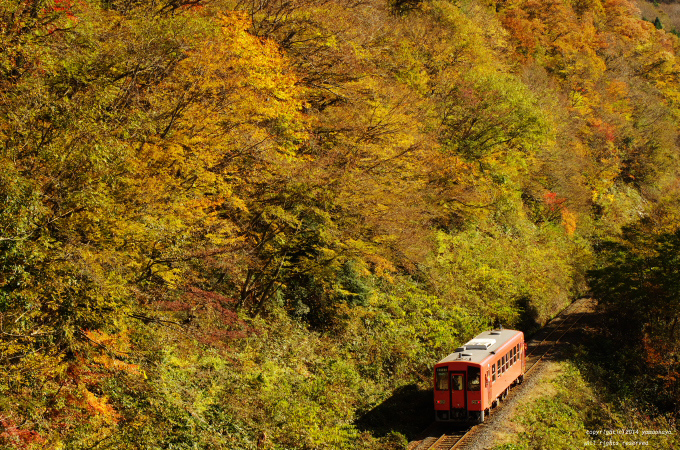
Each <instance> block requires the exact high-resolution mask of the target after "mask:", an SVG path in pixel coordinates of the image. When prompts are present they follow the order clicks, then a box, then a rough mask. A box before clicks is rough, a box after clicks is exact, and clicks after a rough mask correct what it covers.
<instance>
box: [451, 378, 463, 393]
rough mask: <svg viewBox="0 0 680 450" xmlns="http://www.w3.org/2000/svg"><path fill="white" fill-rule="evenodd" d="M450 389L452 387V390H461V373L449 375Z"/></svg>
mask: <svg viewBox="0 0 680 450" xmlns="http://www.w3.org/2000/svg"><path fill="white" fill-rule="evenodd" d="M451 389H453V390H454V391H462V390H463V375H452V376H451Z"/></svg>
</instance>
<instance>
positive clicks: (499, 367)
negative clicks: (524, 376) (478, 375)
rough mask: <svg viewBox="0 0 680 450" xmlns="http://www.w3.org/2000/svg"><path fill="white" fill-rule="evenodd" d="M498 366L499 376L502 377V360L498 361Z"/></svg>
mask: <svg viewBox="0 0 680 450" xmlns="http://www.w3.org/2000/svg"><path fill="white" fill-rule="evenodd" d="M496 366H497V368H498V370H497V372H498V376H499V377H500V376H501V360H500V359H499V360H498V361H496Z"/></svg>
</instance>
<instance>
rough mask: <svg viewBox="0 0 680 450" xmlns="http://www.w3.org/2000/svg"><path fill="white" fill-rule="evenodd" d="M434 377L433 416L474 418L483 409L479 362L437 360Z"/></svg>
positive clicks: (455, 419)
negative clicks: (439, 361)
mask: <svg viewBox="0 0 680 450" xmlns="http://www.w3.org/2000/svg"><path fill="white" fill-rule="evenodd" d="M434 376H435V380H434V386H435V388H434V404H435V407H434V409H435V419H436V420H437V421H440V422H460V421H470V420H478V418H479V415H480V413H481V411H483V410H484V404H483V399H482V390H481V367H480V365H479V364H475V363H472V362H470V361H451V362H441V363H439V364H437V365H436V366H435V373H434Z"/></svg>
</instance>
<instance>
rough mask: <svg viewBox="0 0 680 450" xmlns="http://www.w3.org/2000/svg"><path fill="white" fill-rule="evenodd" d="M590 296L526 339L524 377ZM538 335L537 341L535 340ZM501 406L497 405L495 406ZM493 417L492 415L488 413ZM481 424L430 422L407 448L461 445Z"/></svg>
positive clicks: (586, 306)
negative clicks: (535, 334)
mask: <svg viewBox="0 0 680 450" xmlns="http://www.w3.org/2000/svg"><path fill="white" fill-rule="evenodd" d="M592 302H593V300H592V299H581V300H577V301H576V302H574V303H572V304H571V305H569V306H568V307H567V308H565V309H564V310H563V311H562V312H561V313H560V314H559V315H558V316H557V317H555V318H554V319H553V320H551V321H550V322H549V323H548V325H547V326H546V327H544V328H543V330H542V331H540V332H539V333H538V335H537V336H535V337H534V338H533V339H532V340H531V342H528V343H527V347H528V348H527V355H526V368H525V371H524V376H525V378H526V377H527V376H529V375H530V373H531V371H532V370H533V369H534V367H537V365H538V363H539V362H541V360H543V359H545V358H546V357H548V356H549V355H550V354H551V353H552V351H553V350H554V349H555V348H556V345H557V344H558V343H559V342H560V340H561V339H562V338H563V337H564V336H565V335H566V334H567V333H568V332H569V331H570V330H571V329H572V328H573V327H574V325H576V324H577V323H578V321H579V320H580V319H581V318H582V317H583V316H584V315H585V314H586V313H587V312H588V310H589V307H590V306H591V304H592ZM539 339H540V341H539ZM515 395H516V391H515V390H511V392H510V394H509V395H508V397H507V398H506V399H505V402H504V403H507V402H508V401H509V400H511V399H512V398H514V397H515ZM500 407H501V406H500V405H499V406H498V408H500ZM492 417H493V416H492ZM483 426H484V424H480V425H473V426H469V427H466V428H455V429H454V428H453V427H452V425H446V424H440V423H436V422H435V423H434V424H432V425H431V426H430V427H429V428H428V429H427V430H425V431H424V432H423V437H422V438H421V439H417V440H415V441H412V442H410V443H409V446H408V450H453V449H463V448H464V447H465V445H466V442H469V440H470V438H471V436H472V435H473V434H474V432H475V431H476V430H477V429H478V427H483Z"/></svg>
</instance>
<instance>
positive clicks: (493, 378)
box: [491, 364, 496, 383]
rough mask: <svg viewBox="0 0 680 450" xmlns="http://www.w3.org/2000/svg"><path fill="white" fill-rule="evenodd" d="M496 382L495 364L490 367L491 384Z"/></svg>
mask: <svg viewBox="0 0 680 450" xmlns="http://www.w3.org/2000/svg"><path fill="white" fill-rule="evenodd" d="M494 381H496V364H494V365H492V366H491V382H492V383H493V382H494Z"/></svg>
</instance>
